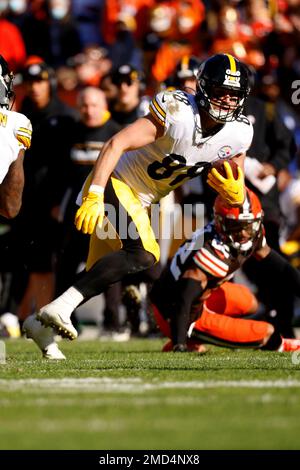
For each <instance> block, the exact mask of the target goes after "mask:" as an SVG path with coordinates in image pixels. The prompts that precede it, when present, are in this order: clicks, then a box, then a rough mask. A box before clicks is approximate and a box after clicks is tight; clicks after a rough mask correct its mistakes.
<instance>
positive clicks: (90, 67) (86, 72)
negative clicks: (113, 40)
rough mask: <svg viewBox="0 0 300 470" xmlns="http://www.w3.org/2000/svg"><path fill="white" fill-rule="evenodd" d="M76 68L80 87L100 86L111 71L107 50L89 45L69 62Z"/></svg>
mask: <svg viewBox="0 0 300 470" xmlns="http://www.w3.org/2000/svg"><path fill="white" fill-rule="evenodd" d="M68 64H69V65H70V66H73V67H74V68H75V71H76V73H77V77H78V84H79V86H99V85H100V82H101V79H102V77H103V76H105V75H106V74H107V73H108V72H109V71H110V69H111V66H112V63H111V60H110V59H109V57H108V51H107V49H105V48H103V47H98V46H95V45H89V46H87V47H85V48H84V49H83V51H82V52H80V53H79V54H76V55H75V56H74V57H71V58H70V60H69V61H68Z"/></svg>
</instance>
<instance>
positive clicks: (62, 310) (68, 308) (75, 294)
mask: <svg viewBox="0 0 300 470" xmlns="http://www.w3.org/2000/svg"><path fill="white" fill-rule="evenodd" d="M83 299H84V297H83V295H82V294H81V293H80V292H79V291H78V290H77V289H75V287H70V288H69V289H68V290H66V291H65V292H64V293H63V294H62V295H60V296H59V297H57V299H54V300H53V301H52V302H51V303H50V304H49V306H50V305H51V306H53V307H55V309H56V308H57V309H59V314H60V315H61V317H62V318H64V319H65V320H69V319H70V316H71V314H72V312H73V310H75V308H76V307H78V305H79V304H80V303H81V302H82V301H83Z"/></svg>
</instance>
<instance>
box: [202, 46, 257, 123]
mask: <svg viewBox="0 0 300 470" xmlns="http://www.w3.org/2000/svg"><path fill="white" fill-rule="evenodd" d="M249 93H250V72H249V70H248V67H247V66H246V65H245V64H243V63H242V62H240V61H239V60H238V59H236V58H235V57H233V56H232V55H231V54H216V55H214V56H213V57H211V58H210V59H208V60H206V61H205V62H203V63H202V64H201V66H200V68H199V72H198V76H197V91H196V101H197V103H198V106H199V107H200V108H202V109H204V110H205V111H206V112H207V113H208V114H209V115H210V116H211V117H212V118H213V119H214V120H215V121H217V122H220V123H224V122H231V121H234V120H236V119H237V118H238V117H239V115H240V114H241V113H242V109H243V106H244V103H245V100H246V98H247V96H248V95H249Z"/></svg>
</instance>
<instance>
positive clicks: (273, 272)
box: [258, 250, 300, 297]
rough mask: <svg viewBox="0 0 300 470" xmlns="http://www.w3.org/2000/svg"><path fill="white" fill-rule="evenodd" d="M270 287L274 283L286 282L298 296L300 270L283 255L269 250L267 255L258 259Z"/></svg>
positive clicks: (299, 294)
mask: <svg viewBox="0 0 300 470" xmlns="http://www.w3.org/2000/svg"><path fill="white" fill-rule="evenodd" d="M258 266H259V269H262V270H263V274H264V275H265V276H266V277H265V279H266V282H268V283H269V284H270V288H272V286H273V288H274V285H277V284H278V281H279V282H280V283H281V284H288V285H289V287H290V288H291V290H292V291H293V292H294V294H295V295H296V296H297V297H300V271H298V270H297V269H295V268H294V267H293V266H292V265H291V264H290V263H289V262H288V261H287V260H286V259H285V258H284V257H283V256H281V255H280V254H278V253H277V252H276V251H274V250H271V251H270V253H269V254H268V256H266V257H265V258H263V259H262V260H260V261H258Z"/></svg>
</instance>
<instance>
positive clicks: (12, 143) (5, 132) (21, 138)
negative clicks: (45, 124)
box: [0, 109, 32, 184]
mask: <svg viewBox="0 0 300 470" xmlns="http://www.w3.org/2000/svg"><path fill="white" fill-rule="evenodd" d="M31 134H32V127H31V122H30V121H29V119H28V118H27V117H26V116H24V114H20V113H16V112H14V111H7V110H6V109H0V145H1V163H0V184H1V183H2V181H3V180H4V178H5V176H6V174H7V172H8V170H9V167H10V165H11V164H12V163H13V162H14V161H15V160H16V159H17V158H18V155H19V152H20V150H21V149H24V150H26V149H27V148H29V147H30V143H31Z"/></svg>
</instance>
